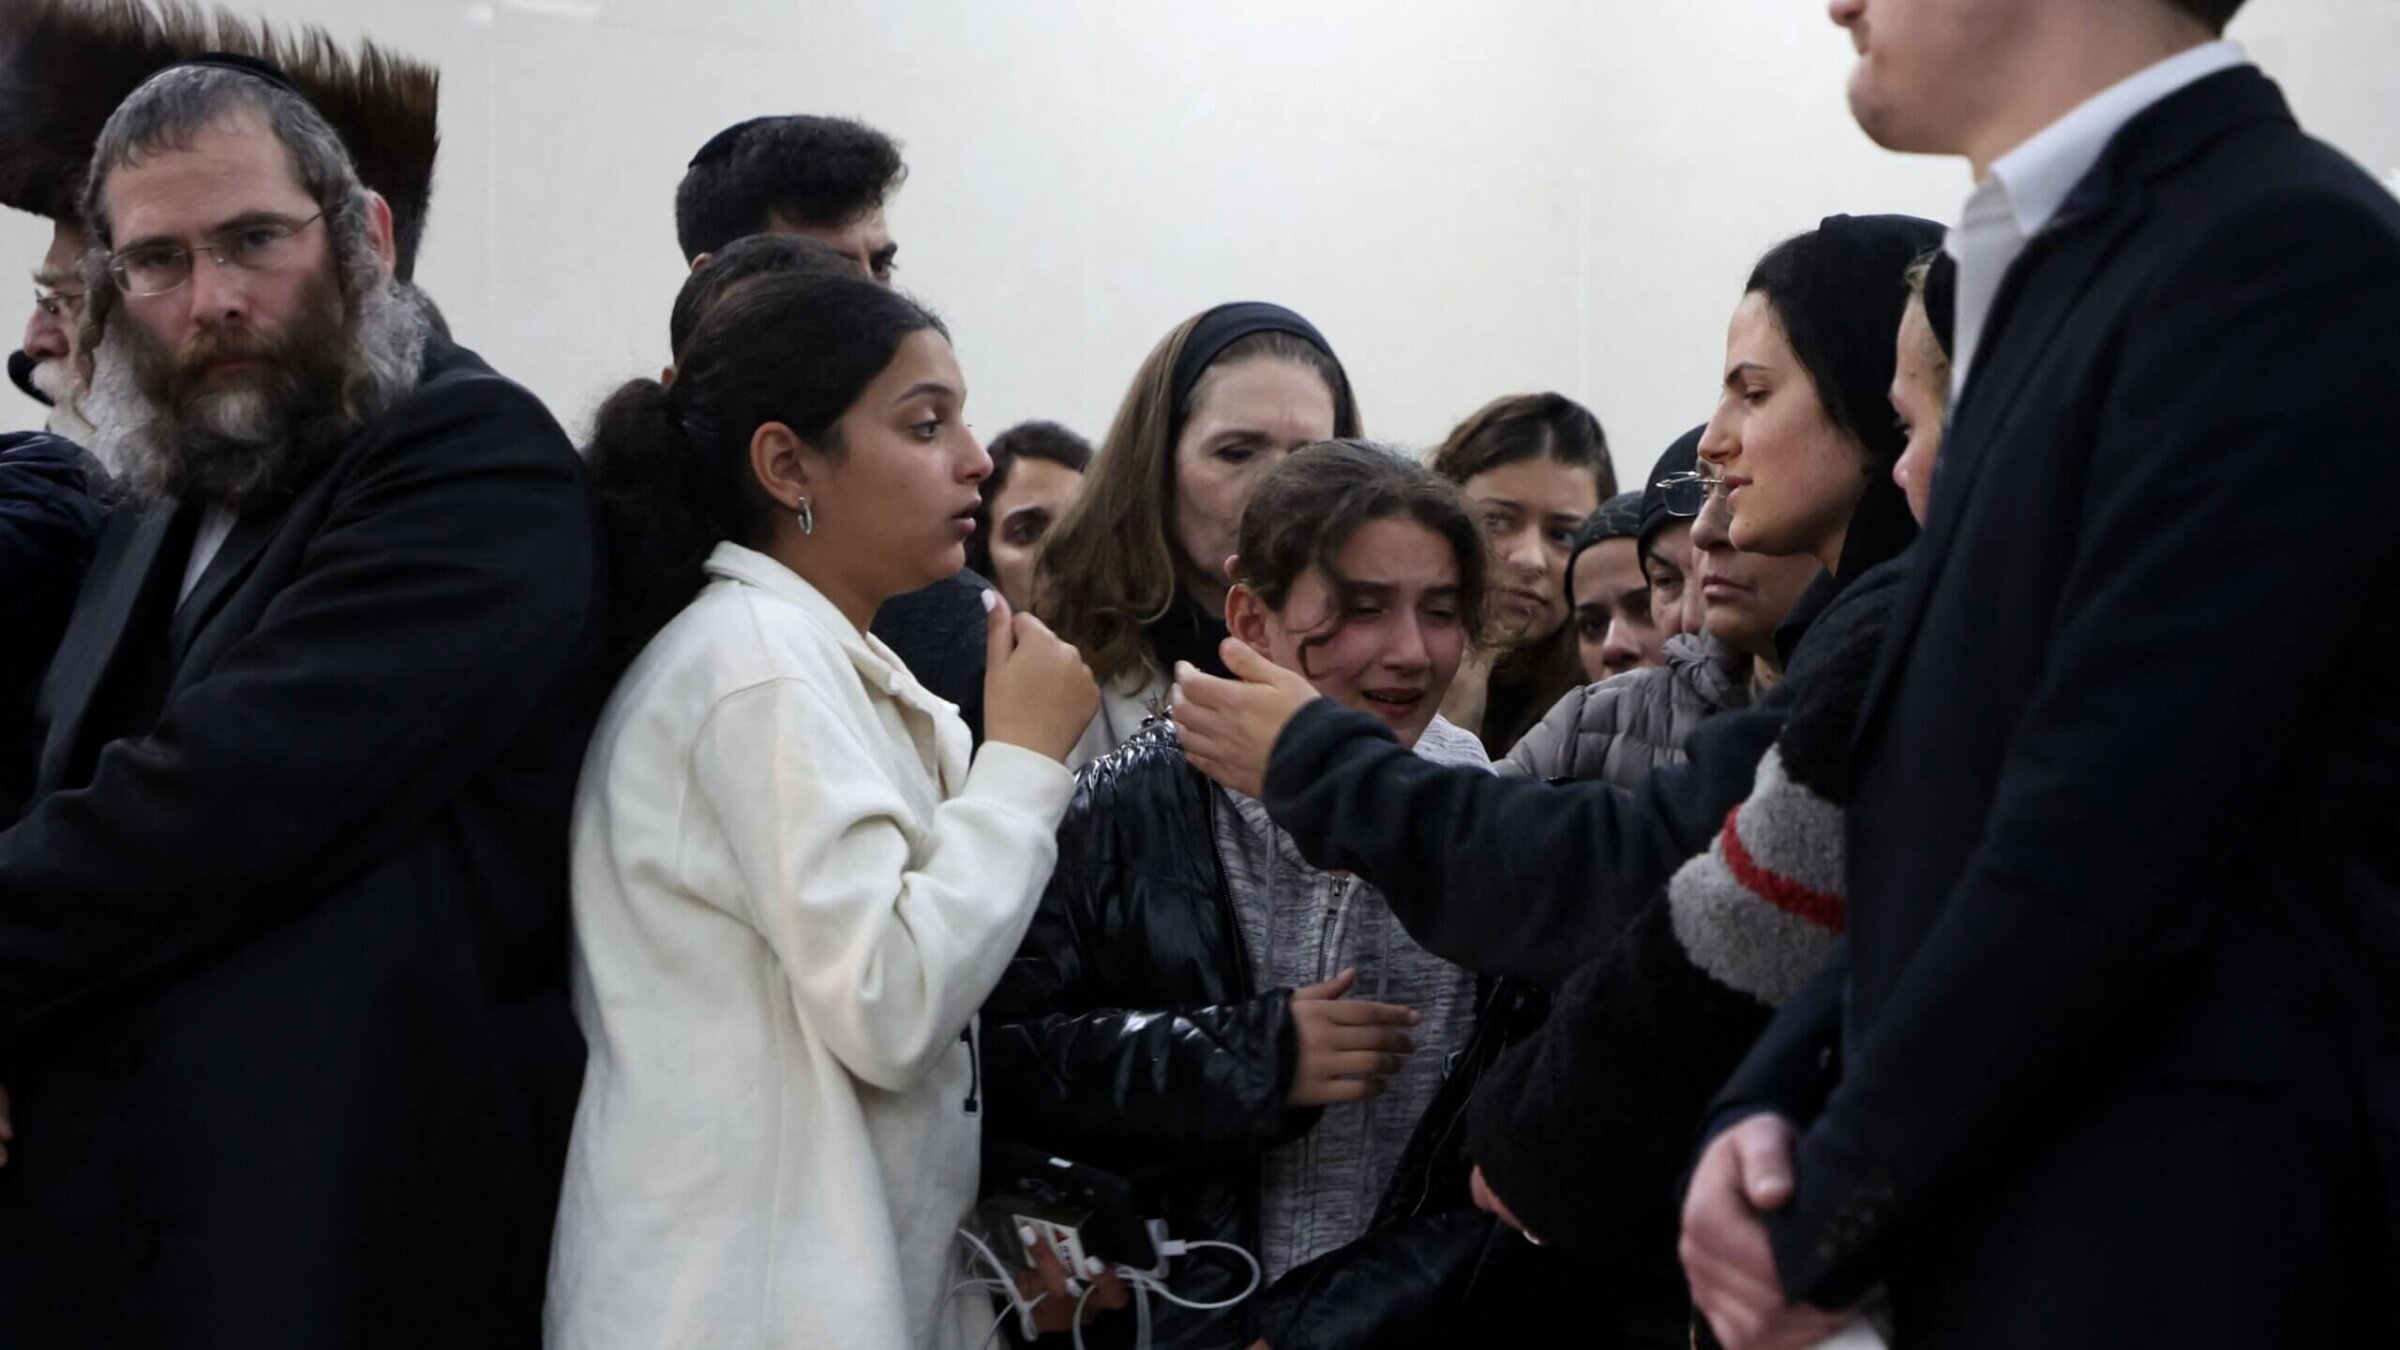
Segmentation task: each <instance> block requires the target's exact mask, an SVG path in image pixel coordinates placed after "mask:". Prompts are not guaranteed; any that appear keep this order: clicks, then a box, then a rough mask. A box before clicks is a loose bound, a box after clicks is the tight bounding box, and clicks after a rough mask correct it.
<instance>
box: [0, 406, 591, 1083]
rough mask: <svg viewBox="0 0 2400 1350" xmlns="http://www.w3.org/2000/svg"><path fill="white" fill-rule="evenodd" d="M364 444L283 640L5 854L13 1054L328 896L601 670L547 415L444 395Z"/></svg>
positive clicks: (292, 591) (133, 747)
mask: <svg viewBox="0 0 2400 1350" xmlns="http://www.w3.org/2000/svg"><path fill="white" fill-rule="evenodd" d="M363 434H366V435H372V436H377V437H379V438H381V439H380V443H379V444H377V445H375V446H372V447H369V448H368V449H367V450H365V451H363V452H361V454H360V455H359V456H358V458H357V459H356V461H355V462H352V463H349V464H347V465H346V466H345V469H344V472H346V473H348V474H349V475H350V477H349V480H348V481H347V482H344V483H342V484H340V485H339V486H338V488H337V491H336V496H335V497H334V499H333V501H332V504H331V506H330V508H329V511H328V514H327V516H326V518H325V519H324V521H323V522H322V524H321V526H320V528H319V529H318V531H317V534H316V536H315V538H314V540H313V542H312V544H311V546H310V551H309V560H308V565H307V568H306V570H305V572H303V573H302V574H301V575H300V577H299V578H298V579H297V580H296V581H295V582H294V583H293V584H291V585H290V586H288V587H287V588H286V589H285V590H284V591H283V592H282V593H281V594H280V595H279V596H278V597H277V598H276V600H275V602H274V603H273V604H272V605H271V606H270V607H269V608H268V609H267V610H266V615H265V619H264V621H263V622H262V623H260V624H259V625H258V626H257V627H256V628H255V629H253V630H252V631H251V632H249V633H247V634H245V635H243V636H242V637H241V638H240V639H238V640H237V641H236V642H235V643H234V644H233V645H232V646H231V647H230V648H229V649H228V650H227V651H226V652H225V654H224V655H223V657H222V658H221V659H220V660H219V661H218V662H217V664H216V665H215V666H214V668H213V669H212V670H211V671H210V672H209V673H208V674H206V675H205V676H203V677H202V678H200V679H198V680H197V681H195V682H194V683H192V684H190V685H189V686H187V687H186V688H184V689H183V690H181V691H180V692H179V693H178V694H177V695H176V696H175V698H174V699H173V700H172V701H171V702H170V703H169V704H168V705H167V707H166V708H165V709H164V710H163V713H162V716H161V717H160V720H159V722H158V725H157V727H156V729H155V730H154V731H153V732H152V733H151V734H149V735H147V736H143V737H139V738H135V739H128V740H120V741H116V742H113V743H111V744H109V745H107V746H106V747H104V748H103V749H102V751H101V752H100V755H99V758H98V762H97V764H96V766H95V768H94V771H93V775H92V778H91V780H90V782H89V783H88V784H87V785H85V786H83V787H80V788H75V789H71V790H68V791H62V792H57V793H53V794H52V795H50V796H49V797H47V798H45V799H44V800H42V801H41V802H39V803H37V804H36V805H35V806H34V807H33V808H32V809H31V810H29V811H28V812H27V813H26V814H25V816H24V818H23V819H22V820H21V821H20V822H19V823H18V824H17V825H16V827H15V828H13V829H11V830H9V831H8V832H7V833H5V834H0V1041H14V1040H18V1039H21V1038H23V1037H25V1036H26V1035H28V1034H30V1033H31V1032H32V1031H33V1030H34V1029H36V1028H37V1027H38V1026H42V1025H46V1024H49V1023H53V1022H57V1021H63V1020H65V1019H67V1018H68V1017H69V1016H70V1015H74V1014H82V1015H90V1014H91V1013H92V1012H93V1011H94V1010H95V1009H96V1008H97V1007H98V1006H99V1005H101V1004H102V1003H103V1001H104V1000H105V999H106V997H107V996H108V995H110V994H111V993H112V992H113V991H116V990H118V989H120V988H122V987H124V986H126V985H128V984H130V983H132V982H135V981H139V980H144V979H147V978H151V977H155V976H157V975H159V974H160V973H162V972H165V971H168V970H171V969H177V968H181V967H182V966H184V965H185V964H187V963H190V962H193V961H196V960H200V959H204V958H205V957H207V956H208V955H210V954H212V953H214V952H216V951H220V950H222V949H224V948H225V947H227V946H229V945H231V944H233V943H235V942H237V941H239V940H240V939H241V938H243V937H244V936H246V935H249V934H251V933H255V932H257V931H259V930H261V929H263V928H265V927H267V926H269V925H271V924H273V923H274V922H276V921H277V919H278V918H279V917H281V916H284V915H287V914H291V913H294V912H297V911H299V910H300V909H302V908H303V907H305V906H308V905H310V904H312V903H314V902H316V901H318V900H321V899H322V898H323V897H325V896H326V895H328V894H330V893H332V892H333V891H335V890H336V889H337V888H338V887H339V886H340V885H341V883H342V882H343V881H344V880H345V879H346V878H348V877H350V876H353V875H355V874H356V873H358V872H359V871H361V870H362V869H365V868H367V867H370V866H373V865H374V864H375V863H376V862H377V861H379V860H380V859H382V858H384V857H385V856H387V855H388V854H389V853H390V852H391V851H392V850H393V849H394V848H396V847H398V846H400V845H401V844H404V843H405V842H406V841H408V840H410V839H411V838H414V837H415V836H417V835H418V834H420V833H421V832H422V831H424V830H425V829H427V828H428V827H429V825H430V824H431V823H432V822H433V821H434V819H435V818H436V817H437V816H438V815H439V813H440V812H442V811H443V810H444V809H446V807H447V806H448V805H449V804H450V802H451V801H452V800H453V798H454V797H455V796H456V795H457V793H458V792H459V791H460V790H461V788H462V787H463V786H464V785H465V784H466V783H467V782H468V781H469V780H470V779H471V778H472V776H473V775H475V774H476V773H477V772H479V771H480V770H481V769H483V767H484V766H485V765H486V764H487V763H488V762H489V761H490V759H491V757H492V755H493V754H494V749H495V747H497V746H499V745H502V744H504V743H505V742H506V741H507V739H508V737H509V736H510V734H511V733H512V732H513V731H514V730H515V729H516V728H517V727H518V726H519V725H520V724H522V723H523V722H524V721H525V720H526V719H527V717H528V716H529V715H531V714H532V713H533V712H534V710H535V708H536V707H537V706H538V705H539V704H540V703H541V702H542V701H544V700H549V699H553V698H556V697H558V696H559V690H560V689H561V688H562V687H563V686H566V685H568V684H570V683H572V681H571V680H570V679H569V676H570V674H571V673H572V670H573V668H574V666H575V665H576V664H577V663H578V662H580V661H582V660H584V659H586V658H587V656H588V652H589V649H590V634H591V627H590V626H591V625H592V624H593V623H594V622H595V620H596V618H597V616H596V615H595V613H594V612H593V611H594V605H595V603H596V597H597V588H596V587H595V585H594V584H593V580H592V578H593V577H594V576H595V575H596V573H595V569H596V568H597V567H598V565H599V560H598V552H597V538H596V526H595V518H594V514H593V508H592V504H591V500H590V497H589V494H588V493H587V491H586V490H585V487H584V484H583V476H582V465H581V461H580V460H578V459H577V457H576V455H575V452H574V449H573V447H572V446H570V445H569V444H568V443H567V440H566V437H565V435H564V433H562V432H561V431H560V430H559V428H558V425H557V423H556V422H554V421H553V420H552V419H551V418H550V416H549V414H548V413H547V412H546V411H544V410H543V409H542V407H541V405H540V404H538V403H536V402H535V401H534V399H533V396H532V395H530V394H528V393H526V392H525V391H524V390H522V389H519V388H517V387H516V386H514V385H511V384H508V383H507V382H505V381H503V380H500V379H497V378H495V377H489V376H483V377H477V378H473V379H470V380H465V381H446V382H444V383H443V384H442V386H441V387H439V388H433V387H428V388H427V389H424V390H420V391H419V393H418V394H417V395H415V396H414V397H412V398H411V399H409V400H408V401H406V402H404V403H403V404H402V405H400V406H399V407H397V408H395V409H393V410H392V411H391V412H389V413H387V414H385V416H384V418H383V419H381V421H380V422H379V423H377V424H375V425H373V426H371V427H370V428H369V429H368V430H367V431H366V432H365V433H363Z"/></svg>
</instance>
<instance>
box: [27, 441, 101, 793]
mask: <svg viewBox="0 0 2400 1350" xmlns="http://www.w3.org/2000/svg"><path fill="white" fill-rule="evenodd" d="M107 519H108V515H107V512H106V511H105V510H103V509H102V507H101V505H100V503H99V502H97V501H95V500H94V499H93V497H92V494H91V493H90V492H89V491H87V490H86V486H85V461H84V456H83V453H82V452H81V451H79V450H77V449H76V448H75V447H74V446H73V445H70V444H68V443H67V442H65V441H62V440H59V439H58V438H56V437H54V436H43V435H32V434H28V435H10V436H0V824H5V823H6V822H8V821H11V820H14V819H15V818H16V814H17V809H18V807H19V806H20V805H22V803H23V800H24V796H25V793H26V790H27V788H28V786H29V785H30V784H31V783H32V781H33V754H34V729H33V690H34V688H35V686H36V685H37V684H38V683H39V682H40V680H41V675H42V671H43V669H44V668H45V667H47V666H48V665H49V664H50V658H51V656H52V655H53V653H55V651H56V650H57V647H58V638H59V634H61V633H62V632H64V631H65V629H66V623H67V616H68V614H69V613H71V612H72V611H73V610H74V607H75V592H76V589H77V587H78V586H79V585H81V583H82V581H83V574H84V569H85V568H86V567H87V566H88V565H89V564H90V562H91V556H92V545H93V543H94V542H95V541H96V540H97V539H98V538H99V537H100V530H101V527H102V526H103V525H105V524H106V523H107Z"/></svg>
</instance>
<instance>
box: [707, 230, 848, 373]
mask: <svg viewBox="0 0 2400 1350" xmlns="http://www.w3.org/2000/svg"><path fill="white" fill-rule="evenodd" d="M770 274H788V275H791V276H807V277H855V276H860V275H863V274H862V273H861V272H860V271H859V270H858V259H856V258H853V257H851V256H850V255H849V254H847V253H844V252H842V251H841V250H840V249H838V248H835V247H834V246H833V245H831V244H828V243H826V242H825V241H823V240H821V239H809V238H806V237H804V236H801V235H796V234H753V235H746V236H744V237H742V238H740V239H736V240H734V241H733V242H732V243H730V244H727V245H726V246H725V247H723V248H721V249H718V250H717V251H716V252H714V253H712V254H710V255H709V259H708V261H707V262H706V263H703V264H702V265H700V266H699V267H697V268H694V269H693V270H692V274H691V275H690V276H688V277H685V278H684V279H683V289H682V290H680V291H677V292H676V293H675V307H674V308H673V309H672V310H669V311H668V313H667V350H669V351H671V352H673V353H674V354H675V356H676V358H677V359H678V360H680V359H682V356H683V349H684V347H685V345H686V344H688V343H689V342H690V341H691V340H692V331H693V330H694V329H696V328H698V327H699V326H700V316H701V315H702V314H704V313H706V312H707V311H708V307H709V306H710V305H713V304H715V303H716V302H717V297H718V296H720V295H723V294H724V293H725V291H726V290H727V288H729V287H731V286H732V285H733V284H734V283H735V282H737V281H747V280H749V279H750V278H752V277H761V276H767V275H770Z"/></svg>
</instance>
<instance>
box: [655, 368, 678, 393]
mask: <svg viewBox="0 0 2400 1350" xmlns="http://www.w3.org/2000/svg"><path fill="white" fill-rule="evenodd" d="M658 387H659V388H661V389H672V388H674V387H675V367H673V366H666V367H664V368H662V369H661V370H660V371H659V372H658Z"/></svg>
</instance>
